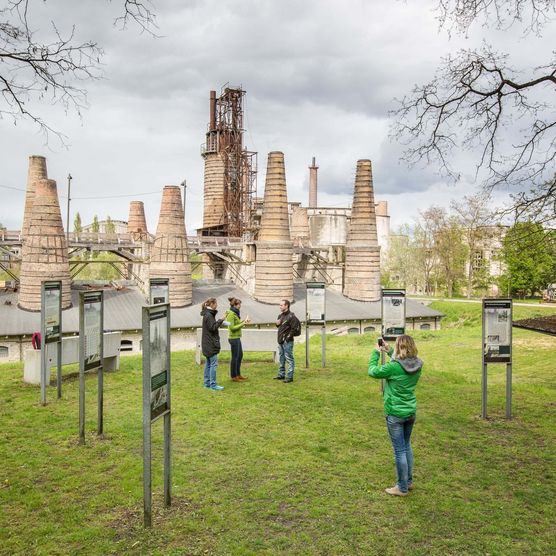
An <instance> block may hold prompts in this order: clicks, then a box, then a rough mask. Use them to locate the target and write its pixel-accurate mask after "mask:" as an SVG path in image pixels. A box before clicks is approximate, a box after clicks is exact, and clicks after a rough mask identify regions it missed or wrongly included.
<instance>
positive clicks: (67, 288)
mask: <svg viewBox="0 0 556 556" xmlns="http://www.w3.org/2000/svg"><path fill="white" fill-rule="evenodd" d="M31 158H36V159H42V161H41V160H39V161H37V162H36V166H35V167H34V171H36V172H38V173H41V172H42V171H43V170H44V172H46V166H45V165H44V158H43V157H31ZM32 165H33V164H32ZM33 166H34V165H33ZM30 173H31V172H30ZM35 175H36V174H35ZM43 280H61V281H62V309H67V308H68V307H70V306H71V277H70V270H69V263H68V248H67V243H66V236H65V234H64V227H63V225H62V216H61V214H60V204H59V202H58V192H57V190H56V182H55V181H54V180H48V179H38V180H36V181H35V192H34V201H33V206H32V209H31V211H30V213H29V229H28V232H27V237H26V239H25V240H24V241H23V245H22V249H21V274H20V277H19V306H20V307H21V308H22V309H27V310H29V311H40V310H41V282H42V281H43Z"/></svg>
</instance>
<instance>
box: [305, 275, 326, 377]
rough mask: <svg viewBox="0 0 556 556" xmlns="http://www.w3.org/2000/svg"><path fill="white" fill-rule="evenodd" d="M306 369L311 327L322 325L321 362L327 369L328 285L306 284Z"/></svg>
mask: <svg viewBox="0 0 556 556" xmlns="http://www.w3.org/2000/svg"><path fill="white" fill-rule="evenodd" d="M305 287H306V290H305V367H306V368H308V367H309V327H310V325H312V324H320V325H321V361H322V366H323V367H326V284H325V283H324V282H306V283H305Z"/></svg>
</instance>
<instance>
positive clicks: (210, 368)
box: [205, 353, 218, 388]
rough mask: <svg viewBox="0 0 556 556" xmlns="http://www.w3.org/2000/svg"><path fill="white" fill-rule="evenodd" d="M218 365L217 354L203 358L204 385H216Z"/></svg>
mask: <svg viewBox="0 0 556 556" xmlns="http://www.w3.org/2000/svg"><path fill="white" fill-rule="evenodd" d="M217 367H218V354H217V353H215V354H214V355H212V356H211V357H207V358H206V359H205V386H208V387H209V388H211V387H213V386H216V368H217Z"/></svg>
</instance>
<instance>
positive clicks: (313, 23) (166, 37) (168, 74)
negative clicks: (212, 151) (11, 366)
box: [0, 0, 550, 231]
mask: <svg viewBox="0 0 556 556" xmlns="http://www.w3.org/2000/svg"><path fill="white" fill-rule="evenodd" d="M435 4H436V2H433V1H432V0H431V1H425V0H420V1H418V0H416V1H411V2H392V1H388V0H380V1H374V2H366V1H364V0H349V1H345V2H340V1H339V0H338V1H336V0H318V1H317V0H312V1H307V2H298V1H294V0H285V1H281V2H275V1H271V0H257V1H255V0H227V1H222V0H219V1H216V0H206V1H203V2H201V1H191V0H189V1H187V2H184V1H182V0H180V1H175V0H174V1H170V0H167V1H164V2H157V3H156V11H157V14H158V23H159V30H158V33H159V34H160V36H161V37H160V38H158V39H156V38H153V37H150V36H149V35H147V34H145V33H143V34H141V33H139V32H138V31H137V29H136V28H133V27H130V28H128V29H127V30H126V31H120V30H118V29H116V28H114V27H112V26H111V24H112V21H113V19H114V18H115V17H116V16H117V15H118V14H119V13H120V7H121V5H120V4H119V2H118V1H116V0H114V1H113V2H106V3H104V2H99V1H98V0H95V1H92V0H91V1H85V2H79V5H77V3H75V2H70V0H58V1H54V0H52V1H49V2H46V3H38V4H36V5H35V4H34V5H33V10H37V11H36V12H34V13H36V17H35V19H33V21H37V22H41V24H42V23H48V22H49V21H50V20H55V21H56V22H57V23H58V24H59V25H60V27H61V28H63V29H65V30H67V29H69V27H70V25H71V24H73V23H76V25H77V33H78V36H79V37H80V38H81V39H92V40H96V41H98V42H99V44H101V46H103V48H104V50H105V57H104V59H103V63H104V66H103V70H104V79H102V80H100V81H96V82H94V83H90V84H88V89H89V101H90V105H91V108H90V109H89V110H88V111H86V112H85V113H84V115H83V121H82V122H81V121H79V119H78V118H77V117H76V116H75V115H72V114H69V115H67V116H66V115H65V114H64V112H63V111H62V110H61V109H60V108H56V107H51V106H48V105H44V106H42V107H41V111H42V114H43V115H44V116H45V118H47V119H48V121H49V123H51V124H52V125H53V126H54V127H55V128H56V129H59V130H60V131H62V132H63V133H65V134H66V135H67V136H68V137H69V145H70V146H69V148H68V149H67V150H64V149H62V148H60V147H59V146H58V145H57V144H56V142H55V140H53V141H52V142H51V144H50V145H49V147H48V148H45V147H44V145H43V141H42V137H41V136H40V135H38V134H37V133H36V129H35V128H34V127H33V126H31V125H30V124H29V123H25V122H19V123H18V125H17V126H14V125H13V124H12V123H11V122H10V121H9V120H6V119H4V120H0V133H1V136H0V137H1V138H0V142H1V143H0V146H1V150H0V185H2V186H10V187H19V188H24V187H25V181H26V172H27V157H28V156H29V155H31V154H44V155H45V156H47V158H48V166H49V175H50V177H52V178H53V179H56V180H57V181H58V185H59V191H60V193H61V194H63V193H64V192H65V184H66V176H67V174H68V173H69V172H71V174H72V175H73V177H74V180H73V183H72V188H73V193H72V197H73V198H74V200H73V202H72V213H73V214H74V213H75V211H77V210H79V212H80V213H81V215H82V219H83V221H84V222H88V221H90V220H91V219H92V217H93V215H94V214H98V215H99V217H104V216H106V215H107V214H110V216H111V217H112V218H115V219H127V215H128V206H129V201H131V200H133V199H135V198H137V199H140V200H144V201H145V204H146V215H147V220H148V224H149V228H150V229H151V230H152V231H154V229H155V227H156V221H157V218H158V210H159V201H160V196H161V190H162V187H163V186H164V185H168V184H179V183H180V182H181V181H182V180H183V179H187V183H188V190H187V215H186V216H187V222H188V228H189V229H192V228H194V227H197V226H199V225H200V224H201V218H202V190H203V160H202V158H201V157H200V154H199V147H200V145H201V143H203V142H204V135H205V131H206V125H207V121H208V93H209V90H211V89H216V90H217V91H219V90H220V87H221V86H222V85H224V84H225V83H228V82H229V83H230V84H231V85H239V84H241V85H242V86H243V87H244V89H246V91H247V96H246V119H245V124H246V127H247V134H246V141H245V142H246V146H247V147H248V148H250V149H252V150H257V151H258V152H259V179H258V189H259V194H262V191H263V188H264V174H265V166H266V157H267V153H268V152H269V151H273V150H282V151H283V152H284V153H285V157H286V172H287V182H288V196H289V199H290V200H296V201H302V202H303V203H306V201H307V187H308V186H307V182H308V170H307V166H308V165H309V164H310V161H311V158H312V157H313V156H315V157H316V158H317V164H318V165H319V166H320V170H319V190H320V197H319V204H321V205H328V206H333V205H335V206H340V205H347V204H349V203H350V199H351V193H352V191H353V181H354V175H355V166H356V162H357V160H358V159H359V158H370V159H372V160H373V168H374V178H375V191H376V197H377V198H378V199H387V200H389V201H390V213H391V215H392V221H393V222H394V223H395V224H398V223H402V222H403V221H404V219H405V220H407V219H411V218H412V217H413V216H414V215H416V214H417V210H419V209H423V208H426V207H427V206H429V205H430V204H433V203H435V202H437V200H440V201H442V202H446V203H448V204H449V200H450V199H451V198H452V197H458V196H461V195H462V194H469V191H468V189H467V191H463V190H464V189H466V187H463V188H462V187H461V186H459V187H448V186H447V185H446V184H444V183H442V182H441V181H439V178H438V176H437V175H436V173H435V170H434V168H426V169H417V168H414V169H407V168H406V167H404V166H402V165H400V163H399V161H398V158H399V153H400V148H399V146H397V145H396V144H391V143H388V141H387V139H386V137H387V132H388V111H389V110H390V109H391V108H392V107H393V103H392V100H393V98H394V97H401V96H403V95H404V94H405V93H407V92H408V91H409V90H410V89H411V87H412V86H413V84H414V83H417V82H425V81H426V80H427V79H429V78H430V77H431V76H432V74H433V73H434V69H435V67H436V64H437V62H438V60H439V59H440V57H441V56H442V55H445V54H446V53H447V52H449V51H454V50H456V49H457V48H459V47H461V46H462V45H465V44H467V42H473V43H477V42H478V41H480V39H481V36H482V34H483V30H481V29H474V30H472V32H471V34H470V39H469V40H468V41H467V42H466V41H465V40H464V39H462V38H456V39H452V40H451V41H449V40H448V37H447V36H446V34H445V33H443V32H440V33H439V32H438V29H437V22H436V20H435V16H434V12H433V11H432V9H433V7H434V5H435ZM31 15H32V16H33V14H31ZM37 25H38V24H37ZM47 30H48V26H47V27H44V29H43V30H41V29H39V30H38V31H39V32H47ZM546 35H547V36H550V33H548V32H547V33H546ZM492 38H493V39H494V40H495V42H497V44H499V46H500V47H506V46H510V47H513V48H514V49H515V50H517V51H518V52H519V56H520V58H519V60H522V61H523V62H524V63H525V61H528V60H529V59H531V56H532V55H534V54H532V53H535V52H537V53H538V51H539V48H545V47H546V45H547V44H548V43H547V41H546V39H545V40H544V42H543V40H540V39H537V38H536V37H529V38H519V39H517V40H516V39H515V37H511V36H510V34H503V33H498V34H494V35H492ZM513 42H515V43H516V44H515V45H513V44H512V43H513ZM470 173H471V174H472V172H470ZM0 191H1V192H2V203H1V207H0V222H2V223H3V224H4V225H7V226H8V227H9V228H11V229H16V228H19V226H20V223H21V218H22V209H23V198H24V193H23V192H17V191H13V190H11V189H2V188H0ZM153 191H155V192H158V193H156V194H154V195H147V196H144V197H141V196H140V195H138V194H139V193H145V192H153ZM126 194H129V195H133V196H132V197H131V196H130V197H127V198H117V199H107V198H106V197H108V196H113V195H126ZM79 197H82V198H83V197H97V199H96V200H95V199H92V200H90V199H87V200H85V199H78V198H79ZM62 206H63V207H65V204H64V202H62ZM64 210H65V209H64V208H63V211H64ZM64 221H65V217H64Z"/></svg>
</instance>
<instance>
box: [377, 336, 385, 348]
mask: <svg viewBox="0 0 556 556" xmlns="http://www.w3.org/2000/svg"><path fill="white" fill-rule="evenodd" d="M378 345H379V346H380V347H382V346H383V345H384V340H383V339H382V338H379V339H378Z"/></svg>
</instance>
